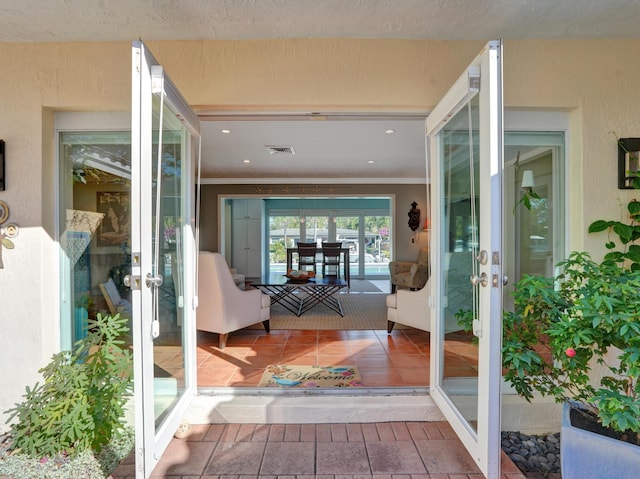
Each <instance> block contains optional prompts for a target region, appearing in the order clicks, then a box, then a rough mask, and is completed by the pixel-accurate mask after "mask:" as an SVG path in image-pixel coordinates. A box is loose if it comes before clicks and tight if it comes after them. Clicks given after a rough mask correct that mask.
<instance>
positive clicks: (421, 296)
mask: <svg viewBox="0 0 640 479" xmlns="http://www.w3.org/2000/svg"><path fill="white" fill-rule="evenodd" d="M430 288H431V279H428V280H427V284H425V285H424V287H423V288H422V289H419V290H417V291H411V290H408V289H399V290H398V291H397V292H395V293H393V294H389V295H387V332H388V333H389V334H391V331H393V327H394V326H395V324H396V323H400V324H404V325H406V326H411V327H412V328H416V329H420V330H422V331H431V309H430V308H429V295H430V291H429V290H430ZM445 318H446V319H445V324H444V332H445V334H446V333H451V332H453V331H460V330H461V329H462V327H461V326H459V325H458V320H457V318H456V317H455V316H454V315H453V314H449V312H448V311H445Z"/></svg>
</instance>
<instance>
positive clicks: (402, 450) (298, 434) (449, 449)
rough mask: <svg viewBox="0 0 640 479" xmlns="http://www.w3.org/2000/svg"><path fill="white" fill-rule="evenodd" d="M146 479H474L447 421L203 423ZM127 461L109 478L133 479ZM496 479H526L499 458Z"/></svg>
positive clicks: (472, 468) (475, 471) (478, 477)
mask: <svg viewBox="0 0 640 479" xmlns="http://www.w3.org/2000/svg"><path fill="white" fill-rule="evenodd" d="M151 477H152V478H155V479H158V478H175V479H178V478H181V479H197V478H201V479H214V478H215V479H222V478H225V479H253V478H256V479H257V478H272V479H276V478H280V479H283V478H286V479H311V478H314V477H315V478H322V479H375V478H378V479H481V478H483V475H482V474H481V473H480V472H479V470H478V468H477V467H476V465H475V463H474V461H473V460H472V459H471V457H470V456H469V454H468V453H467V452H466V450H465V449H464V447H463V446H462V444H461V443H460V441H459V440H458V439H457V438H456V435H455V433H454V432H453V430H452V429H451V427H450V426H449V425H448V424H447V423H446V422H392V423H365V424H287V425H283V424H272V425H266V424H210V425H196V426H193V428H192V430H191V433H190V435H189V437H187V438H185V439H173V440H172V442H171V443H170V444H169V447H168V448H167V451H166V452H165V453H164V454H163V456H162V458H161V459H160V461H159V462H158V464H157V466H156V467H155V469H154V471H153V473H152V475H151ZM133 478H134V464H133V456H130V457H129V458H127V459H126V460H125V461H124V462H123V464H121V465H120V467H119V468H118V469H117V470H116V471H115V472H114V474H113V475H112V479H133ZM502 479H525V476H524V475H523V474H522V473H520V471H519V470H518V469H517V467H516V466H515V465H514V464H513V463H512V462H511V461H510V460H509V458H508V457H506V455H504V454H503V456H502Z"/></svg>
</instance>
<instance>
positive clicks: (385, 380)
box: [360, 368, 405, 387]
mask: <svg viewBox="0 0 640 479" xmlns="http://www.w3.org/2000/svg"><path fill="white" fill-rule="evenodd" d="M360 377H361V378H362V385H363V386H364V387H385V386H405V383H404V381H403V380H402V378H401V377H400V375H399V374H398V371H397V369H395V368H380V369H375V368H371V369H361V370H360Z"/></svg>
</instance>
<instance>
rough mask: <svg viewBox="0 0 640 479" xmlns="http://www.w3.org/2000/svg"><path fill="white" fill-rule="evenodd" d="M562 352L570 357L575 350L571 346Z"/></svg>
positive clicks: (574, 353) (573, 354)
mask: <svg viewBox="0 0 640 479" xmlns="http://www.w3.org/2000/svg"><path fill="white" fill-rule="evenodd" d="M564 354H566V355H567V356H569V357H570V358H572V357H574V356H575V355H576V350H575V349H573V348H567V349H566V350H565V351H564Z"/></svg>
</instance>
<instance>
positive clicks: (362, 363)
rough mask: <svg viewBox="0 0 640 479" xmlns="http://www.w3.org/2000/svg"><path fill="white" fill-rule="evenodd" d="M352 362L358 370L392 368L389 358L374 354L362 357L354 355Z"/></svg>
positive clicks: (361, 355)
mask: <svg viewBox="0 0 640 479" xmlns="http://www.w3.org/2000/svg"><path fill="white" fill-rule="evenodd" d="M353 360H354V362H355V364H356V365H357V366H358V367H359V368H360V369H365V368H366V369H372V368H373V369H375V368H389V367H393V365H392V364H391V360H390V359H389V356H387V355H386V354H385V355H381V354H376V355H373V354H372V355H363V354H354V355H353Z"/></svg>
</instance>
